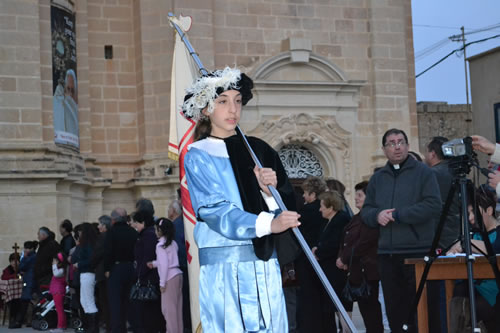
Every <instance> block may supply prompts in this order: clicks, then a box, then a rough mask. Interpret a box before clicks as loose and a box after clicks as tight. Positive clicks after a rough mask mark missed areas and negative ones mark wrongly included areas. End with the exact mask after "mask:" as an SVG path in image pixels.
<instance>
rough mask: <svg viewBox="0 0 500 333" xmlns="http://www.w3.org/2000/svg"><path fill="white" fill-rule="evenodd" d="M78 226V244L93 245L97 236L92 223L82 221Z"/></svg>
mask: <svg viewBox="0 0 500 333" xmlns="http://www.w3.org/2000/svg"><path fill="white" fill-rule="evenodd" d="M80 227H81V228H80V230H79V231H80V233H81V234H80V239H79V240H80V245H81V246H86V245H90V246H91V247H93V246H94V245H95V243H96V241H97V236H98V234H97V230H96V228H95V227H94V226H93V225H92V223H89V222H83V223H82V224H80Z"/></svg>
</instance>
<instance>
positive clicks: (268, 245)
mask: <svg viewBox="0 0 500 333" xmlns="http://www.w3.org/2000/svg"><path fill="white" fill-rule="evenodd" d="M247 139H248V141H249V144H250V146H251V147H252V149H253V150H254V152H255V154H256V155H257V157H258V159H259V160H260V162H261V163H262V166H263V167H267V168H271V169H273V170H274V171H276V174H277V178H278V185H277V190H278V192H279V194H280V195H281V198H282V199H283V202H284V204H285V206H286V207H287V209H288V210H295V194H294V191H293V187H292V185H291V184H290V182H289V180H288V177H287V175H286V172H285V168H284V167H283V164H282V163H281V160H280V157H279V155H278V153H277V152H276V151H275V150H274V149H273V148H272V147H271V146H269V145H268V144H267V143H265V142H264V141H262V140H260V139H258V138H254V137H247ZM224 142H225V143H226V147H227V152H228V155H229V160H230V162H231V166H232V168H233V171H234V176H235V178H236V183H237V184H238V189H239V192H240V196H241V202H242V204H243V208H244V209H245V211H247V212H250V213H254V214H259V213H260V212H262V211H267V210H268V208H267V205H266V203H265V201H264V199H263V198H262V195H261V194H260V190H261V189H260V186H259V183H258V181H257V179H256V178H255V174H254V172H253V168H254V167H255V163H254V162H253V160H252V157H251V156H250V153H249V152H248V151H247V149H246V147H245V146H244V144H243V138H242V137H241V135H240V134H237V135H233V136H231V137H229V138H226V139H224ZM292 234H293V232H292V231H291V230H287V231H285V232H282V233H280V234H271V235H267V236H264V237H261V238H254V239H253V240H252V242H253V246H254V251H255V254H256V256H257V257H258V258H259V259H261V260H269V258H270V257H271V255H272V254H273V252H274V250H275V249H276V252H277V255H278V260H279V263H280V264H281V265H286V264H288V263H290V262H292V261H293V260H295V258H296V257H297V255H298V254H299V253H300V248H299V244H298V243H297V240H296V239H295V236H293V235H292Z"/></svg>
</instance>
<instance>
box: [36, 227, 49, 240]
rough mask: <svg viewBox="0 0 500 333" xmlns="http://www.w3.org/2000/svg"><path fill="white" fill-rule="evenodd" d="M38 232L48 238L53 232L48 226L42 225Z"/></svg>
mask: <svg viewBox="0 0 500 333" xmlns="http://www.w3.org/2000/svg"><path fill="white" fill-rule="evenodd" d="M38 232H41V233H43V234H45V235H46V236H47V238H48V237H50V234H51V231H50V229H49V228H47V227H41V228H40V229H38Z"/></svg>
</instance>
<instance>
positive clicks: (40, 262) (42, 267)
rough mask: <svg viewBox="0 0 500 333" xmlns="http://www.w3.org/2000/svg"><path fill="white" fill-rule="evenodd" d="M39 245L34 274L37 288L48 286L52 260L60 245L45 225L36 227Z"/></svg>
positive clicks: (50, 277)
mask: <svg viewBox="0 0 500 333" xmlns="http://www.w3.org/2000/svg"><path fill="white" fill-rule="evenodd" d="M38 241H39V242H40V246H39V248H38V252H37V254H36V259H35V266H34V269H33V271H34V274H35V283H36V286H37V288H40V287H43V288H48V286H49V284H50V280H51V279H52V260H53V259H54V257H55V255H56V254H57V252H59V251H60V249H61V247H60V246H59V243H57V242H56V240H55V234H54V233H53V232H52V231H50V230H49V228H47V227H41V228H40V229H38Z"/></svg>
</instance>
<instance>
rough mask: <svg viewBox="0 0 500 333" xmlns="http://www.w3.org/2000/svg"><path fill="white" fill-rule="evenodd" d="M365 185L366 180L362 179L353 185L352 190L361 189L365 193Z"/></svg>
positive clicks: (366, 183) (366, 185)
mask: <svg viewBox="0 0 500 333" xmlns="http://www.w3.org/2000/svg"><path fill="white" fill-rule="evenodd" d="M367 187H368V182H367V181H366V180H363V181H362V182H360V183H357V184H356V185H354V190H355V191H363V193H364V194H366V188H367Z"/></svg>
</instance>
